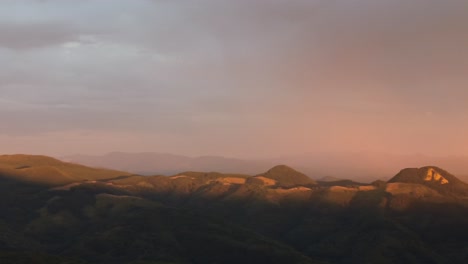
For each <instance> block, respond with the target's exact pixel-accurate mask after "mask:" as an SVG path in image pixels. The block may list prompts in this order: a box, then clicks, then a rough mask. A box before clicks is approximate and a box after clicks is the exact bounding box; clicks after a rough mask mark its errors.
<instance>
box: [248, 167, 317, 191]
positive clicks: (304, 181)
mask: <svg viewBox="0 0 468 264" xmlns="http://www.w3.org/2000/svg"><path fill="white" fill-rule="evenodd" d="M256 177H265V178H268V179H272V180H275V181H276V182H277V184H278V185H279V186H282V187H292V186H297V185H309V184H316V182H315V181H314V180H312V179H311V178H309V177H308V176H307V175H305V174H304V173H302V172H299V171H297V170H295V169H293V168H291V167H289V166H286V165H278V166H275V167H273V168H271V169H269V170H268V171H267V172H265V173H262V174H259V175H257V176H256Z"/></svg>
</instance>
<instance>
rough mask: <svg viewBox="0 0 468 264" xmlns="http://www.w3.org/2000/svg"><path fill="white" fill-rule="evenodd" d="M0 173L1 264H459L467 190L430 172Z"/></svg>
mask: <svg viewBox="0 0 468 264" xmlns="http://www.w3.org/2000/svg"><path fill="white" fill-rule="evenodd" d="M44 167H45V168H47V170H45V172H44V171H42V170H41V169H40V168H44ZM0 168H1V171H0V194H1V197H2V199H0V260H1V263H2V264H3V263H6V264H9V263H15V264H16V263H57V264H58V263H89V264H94V263H96V264H97V263H117V264H124V263H132V264H133V263H135V264H136V263H139V264H143V263H181V264H187V263H228V264H229V263H232V264H234V263H252V264H253V263H277V264H283V263H285V264H286V263H288V264H289V263H304V264H308V263H338V264H345V263H346V264H348V263H351V264H355V263H356V264H357V263H390V264H391V263H451V264H452V263H454V264H458V263H459V264H462V263H463V264H465V263H467V260H468V258H467V255H466V245H467V244H468V194H467V193H465V192H463V190H464V188H465V187H466V184H465V183H463V182H462V181H460V180H458V179H457V178H456V177H455V176H453V175H451V174H449V173H448V172H446V171H444V170H442V169H440V168H438V167H424V168H420V169H405V170H402V171H401V172H400V173H398V174H397V175H396V176H394V177H393V178H392V179H391V180H390V181H389V182H384V181H376V182H374V183H373V184H362V183H357V182H353V181H350V180H339V181H335V182H319V183H318V184H315V181H313V180H312V179H310V178H308V177H307V176H306V175H305V174H304V173H301V172H299V171H297V170H295V169H293V168H291V167H288V166H285V165H280V166H275V167H272V168H271V169H269V170H266V172H265V173H262V174H258V175H256V176H249V175H245V174H235V173H217V172H195V171H186V172H182V173H177V174H175V175H173V176H141V175H134V174H129V173H123V172H119V171H110V170H104V169H102V170H101V169H93V168H88V167H84V166H81V165H77V164H71V163H64V162H61V161H58V160H56V159H52V158H48V157H44V156H25V155H22V156H2V157H0ZM38 171H39V172H40V173H39V172H38ZM52 171H56V172H57V173H51V172H52ZM180 171H182V170H180ZM209 171H212V170H209ZM59 183H60V184H59Z"/></svg>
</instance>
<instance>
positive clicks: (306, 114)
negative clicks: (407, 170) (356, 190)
mask: <svg viewBox="0 0 468 264" xmlns="http://www.w3.org/2000/svg"><path fill="white" fill-rule="evenodd" d="M467 32H468V2H467V1H464V0H448V1H436V0H416V1H411V2H408V1H403V0H383V1H370V0H356V1H344V0H341V1H340V0H338V1H301V0H297V1H279V0H272V1H215V0H203V1H156V0H135V1H126V0H113V1H109V0H106V1H96V0H88V1H71V0H65V1H58V0H43V1H40V0H19V1H18V0H15V1H13V0H6V1H1V2H0V60H1V61H3V62H4V63H2V64H0V120H1V121H2V122H1V123H0V144H1V145H2V149H1V151H0V152H1V153H5V154H6V153H11V154H12V153H25V154H44V155H50V156H56V157H58V156H65V155H72V154H91V155H100V154H105V153H108V152H113V151H122V152H164V153H174V154H181V155H188V156H203V155H219V156H225V157H235V158H245V159H253V158H273V157H281V156H291V155H300V154H303V153H317V152H325V153H361V152H362V153H393V154H398V155H412V154H417V153H420V154H424V155H427V156H435V157H449V156H463V157H465V156H466V155H467V153H468V137H466V135H467V134H468V122H467V121H468V120H467V119H468V104H466V102H467V100H468V89H467V87H468V79H467V78H466V73H467V72H468V34H467Z"/></svg>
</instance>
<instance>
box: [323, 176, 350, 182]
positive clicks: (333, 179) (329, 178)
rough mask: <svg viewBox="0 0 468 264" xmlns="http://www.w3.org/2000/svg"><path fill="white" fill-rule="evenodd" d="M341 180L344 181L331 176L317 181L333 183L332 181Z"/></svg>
mask: <svg viewBox="0 0 468 264" xmlns="http://www.w3.org/2000/svg"><path fill="white" fill-rule="evenodd" d="M341 180H344V179H340V178H337V177H333V176H325V177H322V178H320V179H317V181H321V182H334V181H341Z"/></svg>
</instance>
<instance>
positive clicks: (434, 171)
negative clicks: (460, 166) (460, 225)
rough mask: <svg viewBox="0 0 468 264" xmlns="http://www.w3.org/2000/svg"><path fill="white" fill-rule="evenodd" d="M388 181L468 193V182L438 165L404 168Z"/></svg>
mask: <svg viewBox="0 0 468 264" xmlns="http://www.w3.org/2000/svg"><path fill="white" fill-rule="evenodd" d="M388 182H389V183H416V184H423V185H426V186H428V187H431V188H433V189H436V190H438V191H440V192H443V193H446V194H466V193H468V185H467V184H466V183H464V182H462V181H461V180H459V179H458V178H457V177H455V176H453V175H452V174H450V173H449V172H447V171H445V170H443V169H441V168H439V167H436V166H426V167H422V168H407V169H403V170H401V171H400V172H399V173H398V174H397V175H395V177H393V178H392V179H390V180H389V181H388Z"/></svg>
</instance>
